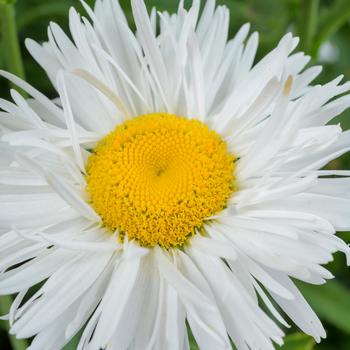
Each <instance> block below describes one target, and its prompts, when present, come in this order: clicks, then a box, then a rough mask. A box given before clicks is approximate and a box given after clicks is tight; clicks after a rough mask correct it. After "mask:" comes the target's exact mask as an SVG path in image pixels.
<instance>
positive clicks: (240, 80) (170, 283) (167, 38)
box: [0, 0, 350, 350]
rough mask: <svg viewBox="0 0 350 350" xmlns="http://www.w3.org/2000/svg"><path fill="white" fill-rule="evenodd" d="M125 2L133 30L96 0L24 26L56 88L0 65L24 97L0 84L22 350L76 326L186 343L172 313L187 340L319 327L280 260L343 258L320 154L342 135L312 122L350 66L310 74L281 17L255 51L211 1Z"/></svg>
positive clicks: (339, 205)
mask: <svg viewBox="0 0 350 350" xmlns="http://www.w3.org/2000/svg"><path fill="white" fill-rule="evenodd" d="M131 4H132V11H133V16H134V21H135V24H136V28H137V31H136V34H134V33H133V31H132V30H131V29H130V28H129V26H128V24H127V20H126V18H125V16H124V14H123V11H122V9H121V8H120V5H119V3H118V1H117V0H97V1H96V5H95V8H94V10H92V9H90V8H89V7H88V6H87V5H86V4H85V3H83V5H84V7H85V9H86V12H87V14H88V18H86V17H81V16H80V15H79V14H78V13H77V12H76V11H75V10H74V9H73V8H72V9H71V10H70V13H69V24H70V32H71V36H72V39H70V38H69V37H68V36H67V35H66V34H65V33H64V32H63V31H62V29H61V28H60V27H59V26H58V25H57V24H55V23H51V24H50V26H49V29H48V36H49V41H48V42H46V43H44V44H43V45H40V44H38V43H36V42H34V41H32V40H28V41H27V42H26V45H27V48H28V50H29V51H30V52H31V54H32V55H33V57H34V58H35V59H36V60H37V61H38V62H39V64H40V65H41V66H42V67H43V68H44V69H45V71H46V72H47V75H48V76H49V78H50V80H51V81H52V84H53V85H54V87H55V89H56V91H57V94H58V98H57V99H56V100H54V101H51V100H49V99H48V98H47V97H45V96H44V95H43V94H41V93H40V92H39V91H37V90H36V89H34V88H33V87H31V86H30V85H29V84H27V83H26V82H24V81H22V80H20V79H19V78H17V77H15V76H13V75H11V74H10V73H6V72H3V71H2V72H1V75H2V76H4V77H6V78H7V79H9V80H10V81H12V82H13V83H15V84H17V85H18V86H19V87H20V88H22V89H23V90H25V91H27V93H28V94H29V95H30V96H31V97H32V98H31V99H28V100H25V99H24V98H23V97H21V95H19V94H18V93H17V92H16V91H14V90H12V91H11V94H12V98H13V102H8V101H4V100H1V101H0V107H1V109H2V110H3V111H2V112H0V125H1V134H2V139H1V143H0V147H1V148H0V152H1V160H0V162H1V168H0V183H1V185H0V295H7V294H15V293H18V294H17V297H16V299H15V300H14V302H13V305H12V307H11V310H10V312H9V314H8V315H7V316H6V318H7V319H8V320H9V322H10V326H11V333H12V334H14V335H16V336H17V337H18V338H29V337H34V340H33V342H32V345H31V346H30V349H31V350H48V349H60V348H62V347H63V346H64V344H66V343H67V342H68V341H69V340H70V339H71V338H72V337H73V336H74V335H75V334H76V333H77V332H78V331H79V330H80V329H83V333H82V336H81V340H80V343H79V346H78V349H92V350H99V349H118V350H122V349H125V350H126V349H129V350H140V349H149V350H151V349H159V350H164V349H173V350H178V349H179V350H185V349H189V343H188V334H187V327H186V324H187V323H188V325H189V327H190V328H191V330H192V333H193V335H194V337H195V339H196V341H197V343H198V345H199V347H200V349H204V350H206V349H207V350H213V349H215V350H220V349H231V342H232V343H234V344H235V346H236V348H237V349H238V350H245V349H252V350H257V349H263V350H265V349H271V350H272V349H274V345H273V344H274V343H277V344H282V343H283V335H284V333H283V331H282V329H281V328H284V327H285V326H288V323H290V321H292V322H294V323H295V324H296V325H297V326H298V327H299V328H300V329H301V330H302V331H304V332H305V333H307V334H309V335H311V336H313V337H314V338H315V339H316V340H317V341H320V339H321V338H323V337H325V335H326V334H325V331H324V329H323V327H322V325H321V323H320V321H319V320H318V318H317V316H316V315H315V313H314V312H313V311H312V310H311V308H310V307H309V306H308V304H307V302H306V301H305V299H304V298H303V296H302V295H301V293H300V292H299V291H298V289H297V288H296V287H295V285H294V283H293V281H292V278H293V279H294V278H295V279H299V280H302V281H305V282H309V283H312V284H322V283H324V282H325V280H326V279H329V278H332V275H331V273H330V272H328V271H327V270H326V269H325V268H324V267H323V266H322V265H323V264H326V263H328V262H329V261H331V260H332V254H333V253H334V252H336V251H338V250H339V251H342V252H344V253H345V254H346V255H347V258H348V263H350V249H349V247H348V246H347V245H346V244H345V243H344V242H343V241H342V240H341V239H340V238H338V237H337V236H336V235H335V232H336V231H345V230H350V215H349V207H350V178H349V177H348V176H349V175H350V172H348V171H331V170H321V169H323V167H324V166H325V165H326V164H327V163H328V162H329V161H330V160H332V159H335V158H337V157H338V156H340V155H341V154H344V153H345V152H347V151H348V150H349V149H350V133H349V132H342V129H341V127H340V126H339V125H328V122H329V121H330V120H332V118H334V117H335V116H337V115H338V114H339V113H341V112H342V111H343V110H345V109H346V108H348V107H349V106H350V96H349V95H344V93H345V92H347V91H348V90H350V84H349V83H345V84H340V81H341V80H342V77H339V78H336V79H335V80H333V81H331V82H330V83H328V84H326V85H323V86H321V85H317V86H312V85H310V83H311V82H312V81H313V79H314V78H315V77H316V76H317V75H318V74H319V73H320V71H321V68H320V67H311V68H308V69H304V67H305V66H306V64H307V63H308V61H309V57H308V56H305V55H304V54H303V53H293V51H294V50H295V48H296V46H297V44H298V39H297V38H294V37H293V36H292V35H291V34H287V35H285V36H284V37H283V38H282V40H281V41H280V42H279V43H278V45H277V47H276V48H275V49H274V50H273V51H272V52H270V53H269V54H268V55H267V56H265V57H264V58H263V59H262V60H261V61H259V62H258V63H256V64H255V65H254V57H255V53H256V50H257V46H258V34H257V33H253V34H251V35H249V25H248V24H246V25H244V26H243V27H242V28H241V29H240V30H239V31H238V33H237V34H236V35H235V37H234V38H233V39H228V28H229V12H228V10H227V8H226V7H224V6H218V7H215V1H214V0H209V1H206V3H205V7H204V10H203V12H202V13H201V14H200V3H199V0H194V2H193V4H192V6H191V8H190V9H189V10H186V9H185V8H184V7H183V2H182V1H181V2H180V5H179V9H178V12H177V13H176V14H169V13H167V12H163V13H157V12H156V10H153V11H152V12H151V15H150V16H149V15H148V13H147V10H146V7H145V4H144V3H143V2H142V1H141V0H132V1H131ZM338 95H342V96H341V97H337V96H338ZM34 286H35V287H36V289H35V290H34V291H33V289H32V287H34ZM33 293H34V294H33ZM258 299H259V300H261V302H262V303H263V304H264V307H262V305H259V304H258ZM276 305H278V306H279V307H278V308H277V307H276ZM263 310H266V311H263ZM289 319H290V320H289Z"/></svg>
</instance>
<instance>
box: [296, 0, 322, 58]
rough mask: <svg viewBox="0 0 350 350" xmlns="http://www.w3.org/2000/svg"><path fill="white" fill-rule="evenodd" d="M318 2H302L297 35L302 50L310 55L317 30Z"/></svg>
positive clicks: (306, 0)
mask: <svg viewBox="0 0 350 350" xmlns="http://www.w3.org/2000/svg"><path fill="white" fill-rule="evenodd" d="M319 4H320V1H319V0H303V2H302V16H301V22H300V30H299V32H300V33H299V34H300V37H301V46H302V49H303V50H304V51H305V52H306V53H308V54H310V53H311V49H312V45H313V40H314V37H315V34H316V30H317V22H318V9H319Z"/></svg>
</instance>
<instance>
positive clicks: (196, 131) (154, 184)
mask: <svg viewBox="0 0 350 350" xmlns="http://www.w3.org/2000/svg"><path fill="white" fill-rule="evenodd" d="M234 161H235V158H234V156H233V155H231V154H230V153H228V150H227V146H226V144H225V142H223V141H222V140H221V139H220V137H219V136H218V135H217V134H216V133H215V132H214V131H211V130H209V128H208V127H207V126H206V125H205V124H203V123H202V122H200V121H198V120H193V119H192V120H189V119H186V118H183V117H178V116H176V115H170V114H166V113H156V114H148V115H143V116H139V117H136V118H134V119H132V120H129V121H126V122H125V123H123V124H122V125H120V126H118V127H117V128H116V129H115V130H114V131H113V132H111V133H110V134H109V135H107V136H106V137H105V138H103V139H102V140H101V141H100V142H99V144H98V145H97V146H96V148H95V149H94V151H93V153H92V154H91V156H90V157H89V159H88V162H87V191H88V193H89V195H90V200H91V205H92V206H93V208H94V209H95V210H96V212H97V213H98V214H99V215H100V216H101V217H102V220H103V223H104V225H105V226H106V227H107V228H109V229H110V230H111V231H115V230H116V229H118V231H119V232H120V239H121V240H123V239H124V237H125V234H127V236H128V239H129V240H132V239H135V240H136V241H137V242H138V243H139V244H140V245H141V246H145V247H154V246H156V245H159V246H161V247H164V248H171V247H181V246H182V245H183V244H184V243H185V242H186V240H187V239H188V238H189V237H190V236H191V235H192V234H193V233H194V231H195V229H196V228H200V227H201V226H202V224H203V221H204V220H205V219H206V218H208V217H210V216H213V215H214V214H216V213H218V212H219V211H221V210H223V209H224V208H225V206H226V203H227V200H228V198H229V197H230V196H231V194H232V192H233V190H234V184H235V178H234V167H235V165H234Z"/></svg>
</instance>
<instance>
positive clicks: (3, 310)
mask: <svg viewBox="0 0 350 350" xmlns="http://www.w3.org/2000/svg"><path fill="white" fill-rule="evenodd" d="M11 303H12V299H11V297H10V296H1V297H0V315H1V316H3V315H5V314H7V313H8V311H9V309H10V307H11ZM0 328H2V329H3V330H5V332H6V333H7V334H8V336H9V340H10V344H11V346H12V350H25V349H27V347H28V344H27V341H26V340H24V339H16V338H15V337H14V336H12V335H9V324H8V322H7V321H0ZM0 345H1V344H0Z"/></svg>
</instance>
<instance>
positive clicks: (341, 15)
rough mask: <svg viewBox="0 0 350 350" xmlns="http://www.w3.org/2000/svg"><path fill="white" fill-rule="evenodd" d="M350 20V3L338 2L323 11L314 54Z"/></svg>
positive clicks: (341, 0) (347, 0) (344, 0)
mask: <svg viewBox="0 0 350 350" xmlns="http://www.w3.org/2000/svg"><path fill="white" fill-rule="evenodd" d="M349 18H350V1H349V0H338V1H334V2H333V3H332V6H331V7H329V8H327V9H326V10H324V11H323V13H322V16H321V19H320V26H319V30H318V35H317V36H316V40H315V41H314V45H313V54H314V55H315V53H317V51H318V49H319V48H320V46H321V45H322V43H324V42H325V41H327V40H328V39H329V37H330V36H331V35H333V34H334V33H336V32H337V31H338V30H339V29H340V27H341V26H343V25H344V24H345V23H346V21H347V20H348V19H349Z"/></svg>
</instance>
